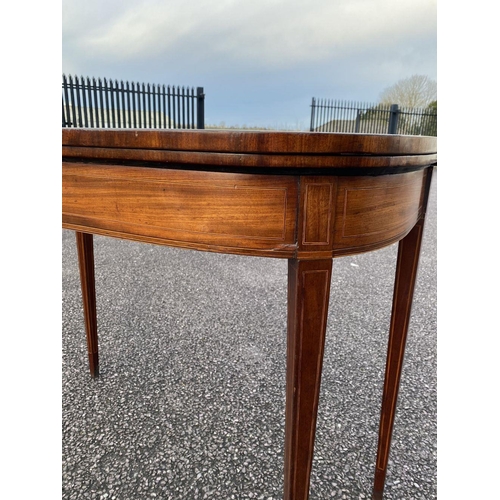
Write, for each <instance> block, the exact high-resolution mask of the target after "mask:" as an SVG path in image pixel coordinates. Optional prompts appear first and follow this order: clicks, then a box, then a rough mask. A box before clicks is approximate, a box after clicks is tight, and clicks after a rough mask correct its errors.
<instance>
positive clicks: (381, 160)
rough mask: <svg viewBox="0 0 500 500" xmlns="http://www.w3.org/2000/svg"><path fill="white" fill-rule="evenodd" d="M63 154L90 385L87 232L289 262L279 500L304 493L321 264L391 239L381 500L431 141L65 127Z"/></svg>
mask: <svg viewBox="0 0 500 500" xmlns="http://www.w3.org/2000/svg"><path fill="white" fill-rule="evenodd" d="M62 146H63V167H62V174H63V175H62V192H63V197H62V198H63V203H62V212H63V215H62V220H63V227H65V228H67V229H72V230H74V231H76V235H77V236H76V237H77V247H78V258H79V265H80V277H81V284H82V296H83V310H84V317H85V327H86V331H87V345H88V355H89V363H90V372H91V375H92V376H93V377H97V376H98V374H99V368H98V367H99V363H98V346H97V318H96V300H95V283H94V280H95V278H94V258H93V241H92V235H93V234H100V235H104V236H112V237H117V238H125V239H131V240H135V241H142V242H148V243H156V244H160V245H168V246H176V247H180V248H190V249H196V250H203V251H212V252H224V253H233V254H242V255H254V256H264V257H274V258H286V259H288V340H287V375H286V377H287V378H286V411H285V485H284V490H285V491H284V499H285V500H307V499H308V497H309V481H310V476H311V466H312V460H313V451H314V438H315V430H316V417H317V411H318V401H319V388H320V382H321V370H322V362H323V350H324V343H325V332H326V323H327V317H328V299H329V293H330V282H331V274H332V259H333V258H335V257H338V256H342V255H351V254H355V253H360V252H367V251H371V250H375V249H377V248H381V247H383V246H386V245H389V244H392V243H395V242H399V252H398V260H397V268H396V279H395V288H394V299H393V309H392V316H391V327H390V332H389V345H388V355H387V366H386V376H385V381H384V389H383V398H382V409H381V420H380V432H379V443H378V449H377V460H376V464H375V484H374V489H373V499H377V500H380V499H382V498H383V490H384V483H385V476H386V472H387V464H388V457H389V449H390V443H391V436H392V429H393V424H394V417H395V412H396V403H397V396H398V390H399V383H400V377H401V369H402V363H403V355H404V350H405V344H406V336H407V333H408V328H409V320H410V312H411V304H412V300H413V291H414V286H415V280H416V273H417V265H418V258H419V254H420V246H421V242H422V231H423V225H424V217H425V211H426V206H427V199H428V193H429V186H430V181H431V174H432V168H433V166H434V165H435V164H436V158H437V156H436V155H437V149H436V138H435V137H416V136H397V135H375V134H325V133H301V132H239V131H231V132H228V131H159V130H89V129H64V130H63V143H62ZM256 167H258V172H257V171H256ZM389 172H390V173H389Z"/></svg>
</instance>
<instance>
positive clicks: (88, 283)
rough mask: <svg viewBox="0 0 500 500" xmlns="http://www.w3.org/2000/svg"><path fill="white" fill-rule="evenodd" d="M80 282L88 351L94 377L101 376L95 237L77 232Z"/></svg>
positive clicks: (91, 372)
mask: <svg viewBox="0 0 500 500" xmlns="http://www.w3.org/2000/svg"><path fill="white" fill-rule="evenodd" d="M76 246H77V248H78V263H79V267H80V282H81V285H82V298H83V313H84V318H85V330H86V332H87V350H88V353H89V367H90V374H91V375H92V377H98V376H99V355H98V348H97V310H96V298H95V276H94V242H93V236H92V235H91V234H87V233H80V232H78V231H77V232H76Z"/></svg>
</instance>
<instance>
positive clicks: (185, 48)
mask: <svg viewBox="0 0 500 500" xmlns="http://www.w3.org/2000/svg"><path fill="white" fill-rule="evenodd" d="M62 14H63V15H62V34H63V37H62V71H63V72H64V73H65V74H66V75H79V76H89V77H107V78H111V79H113V80H114V79H117V80H124V81H126V80H129V81H136V82H144V83H160V84H171V85H185V86H189V87H191V86H192V87H197V86H201V87H204V89H205V94H206V107H205V120H206V123H208V124H220V123H221V122H224V123H225V124H226V125H228V126H231V125H233V126H234V125H244V124H245V125H248V126H266V127H276V128H291V129H295V128H298V129H307V128H308V126H309V120H310V118H309V117H310V103H311V98H312V97H319V98H329V99H339V100H356V101H363V102H375V101H377V100H378V98H379V96H380V93H381V92H382V91H383V90H384V89H385V88H386V87H388V86H390V85H392V84H394V83H396V82H397V81H398V80H400V79H402V78H406V77H409V76H411V75H414V74H421V75H426V76H429V77H430V78H432V79H437V77H436V31H437V28H436V17H437V16H436V0H308V1H305V0H106V1H102V0H85V1H81V0H63V1H62Z"/></svg>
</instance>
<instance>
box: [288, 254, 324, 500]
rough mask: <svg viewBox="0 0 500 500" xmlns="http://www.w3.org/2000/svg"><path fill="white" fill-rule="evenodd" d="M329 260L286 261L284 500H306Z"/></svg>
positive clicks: (316, 405) (319, 376)
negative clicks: (286, 330) (286, 326)
mask: <svg viewBox="0 0 500 500" xmlns="http://www.w3.org/2000/svg"><path fill="white" fill-rule="evenodd" d="M331 273H332V259H324V260H310V261H306V260H296V259H290V260H289V261H288V339H287V375H286V377H287V378H286V412H285V413H286V415H285V494H284V500H307V499H308V498H309V480H310V476H311V466H312V460H313V449H314V437H315V432H316V416H317V412H318V400H319V388H320V381H321V369H322V364H323V351H324V344H325V334H326V321H327V316H328V301H329V297H330V282H331Z"/></svg>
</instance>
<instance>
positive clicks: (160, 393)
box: [62, 171, 437, 500]
mask: <svg viewBox="0 0 500 500" xmlns="http://www.w3.org/2000/svg"><path fill="white" fill-rule="evenodd" d="M436 185H437V172H436V171H435V173H434V179H433V182H432V187H431V196H430V199H429V208H428V213H427V220H426V225H425V231H424V239H423V244H422V254H421V258H420V265H419V272H418V277H417V284H416V290H415V297H414V303H413V309H412V317H411V323H410V330H409V334H408V341H407V348H406V355H405V362H404V367H403V375H402V381H401V387H400V393H399V401H398V410H397V415H396V421H395V427H394V433H393V439H392V447H391V453H390V457H389V468H388V474H387V480H386V488H385V496H384V498H385V499H386V500H411V499H425V500H431V499H435V498H437V493H436V487H437V293H436V292H437V290H436V288H437V279H436V274H437V273H436V266H437V251H436V236H437V208H436ZM62 249H63V255H62V269H63V272H62V276H63V284H62V288H63V306H62V312H63V317H62V320H63V321H62V335H63V341H62V346H63V357H62V423H63V429H62V453H63V456H62V488H63V489H62V498H63V499H64V500H79V499H99V500H100V499H116V500H140V499H150V498H156V499H165V500H167V499H168V500H170V499H172V500H177V499H179V500H180V499H187V500H197V499H205V498H207V499H223V500H226V499H228V500H229V499H236V500H238V499H255V500H280V499H282V495H283V445H284V410H285V361H286V360H285V353H286V299H287V297H286V295H287V261H286V260H282V259H267V258H258V257H242V256H235V255H222V254H215V253H204V252H197V251H191V250H190V251H188V250H182V249H175V248H168V247H162V246H155V245H149V244H145V243H135V242H130V241H124V240H118V239H113V238H106V237H100V236H95V237H94V253H95V267H96V293H97V315H98V329H99V354H100V377H99V378H98V379H96V380H92V379H91V377H90V374H89V370H88V358H87V352H86V340H85V330H84V323H83V313H82V305H81V291H80V281H79V272H78V261H77V253H76V244H75V237H74V233H73V232H72V231H68V230H63V232H62ZM396 253H397V244H395V245H391V246H389V247H386V248H384V249H381V250H377V251H375V252H370V253H367V254H361V255H357V256H352V257H342V258H339V259H335V260H334V262H333V275H332V285H331V295H330V310H329V319H328V327H327V328H328V330H327V337H326V346H325V357H324V364H323V375H322V381H321V392H320V401H319V410H318V423H317V431H316V443H315V454H314V461H313V467H312V473H311V487H310V500H330V499H333V500H337V499H369V498H370V497H371V489H372V481H373V475H374V468H375V453H376V443H377V436H378V423H379V413H380V402H381V395H382V385H383V379H384V368H385V356H386V350H387V338H388V330H389V320H390V312H391V303H392V292H393V281H394V272H395V263H396Z"/></svg>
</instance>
